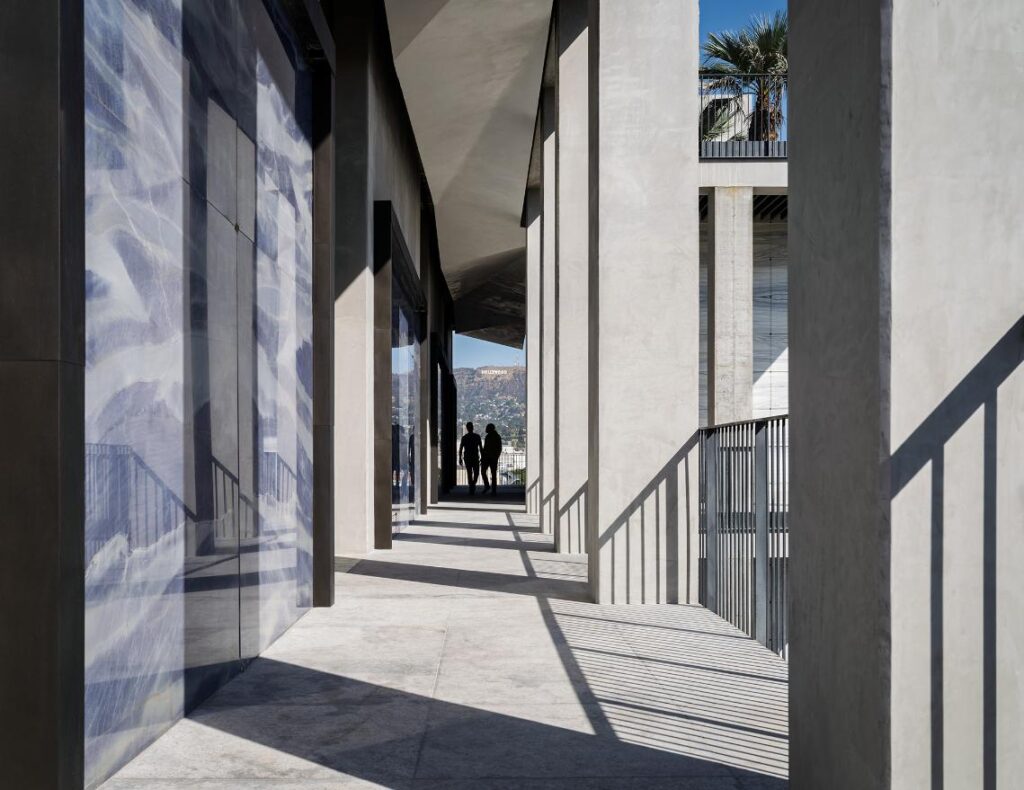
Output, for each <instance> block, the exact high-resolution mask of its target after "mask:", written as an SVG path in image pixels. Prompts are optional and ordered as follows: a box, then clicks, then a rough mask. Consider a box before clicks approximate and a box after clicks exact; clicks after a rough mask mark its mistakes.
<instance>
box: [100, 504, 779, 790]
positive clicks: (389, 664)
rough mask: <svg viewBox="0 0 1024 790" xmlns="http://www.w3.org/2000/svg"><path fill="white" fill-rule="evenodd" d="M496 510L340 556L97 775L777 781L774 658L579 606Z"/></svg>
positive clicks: (702, 615)
mask: <svg viewBox="0 0 1024 790" xmlns="http://www.w3.org/2000/svg"><path fill="white" fill-rule="evenodd" d="M506 507H507V506H501V505H494V506H491V508H490V509H476V510H470V509H468V508H467V507H460V506H458V505H455V504H453V505H449V506H445V507H440V508H434V509H431V511H430V514H429V516H428V517H427V518H425V519H422V520H419V521H416V522H415V523H414V524H413V525H412V526H411V527H410V528H409V529H408V530H406V531H405V532H403V533H402V534H401V535H398V536H396V539H395V548H394V549H393V550H392V551H389V552H376V553H373V554H371V555H368V556H366V557H362V558H352V559H350V560H345V561H344V562H340V561H339V562H340V565H339V568H338V570H339V576H338V587H337V593H338V595H337V599H338V603H337V604H336V605H335V606H333V607H332V608H329V609H314V610H312V611H310V612H309V613H308V614H306V615H305V617H303V618H302V619H301V620H300V621H299V622H298V623H297V624H296V625H295V626H294V627H293V628H292V629H291V630H290V631H288V632H287V633H286V634H285V635H284V636H283V637H282V638H281V639H279V640H278V641H277V642H276V643H275V644H274V645H272V646H271V647H270V649H269V650H267V651H266V653H265V654H264V655H263V656H262V657H261V658H258V659H256V661H255V662H254V663H253V664H252V665H251V666H250V667H249V669H248V670H247V671H246V672H245V673H243V674H242V675H241V676H239V677H238V678H236V679H235V680H234V681H232V682H231V683H229V684H228V685H227V686H225V687H224V688H223V689H221V690H220V691H219V692H218V693H217V694H215V695H214V696H213V697H212V698H210V699H209V700H208V701H207V702H206V703H205V704H204V705H202V706H201V707H200V708H199V709H198V710H196V711H194V712H193V714H192V715H191V716H190V717H188V718H187V719H185V720H183V721H181V722H179V723H178V724H177V725H175V726H174V727H173V728H172V729H171V730H170V731H169V732H168V733H167V734H166V735H165V736H164V737H162V738H161V739H160V740H159V741H157V743H155V744H154V745H153V746H152V747H150V748H149V749H148V750H147V751H145V752H143V754H141V755H140V756H139V757H138V758H137V759H136V760H135V761H134V762H132V763H130V764H129V765H128V766H127V767H126V768H124V769H123V770H122V771H121V772H120V773H119V774H118V775H116V776H115V777H114V778H113V779H112V780H110V781H109V782H108V783H107V784H106V785H104V787H105V788H108V790H126V789H127V788H150V787H152V788H172V787H202V788H240V787H256V788H259V787H288V788H336V787H369V786H383V787H392V788H407V787H408V788H421V787H422V788H442V787H443V788H480V787H500V788H512V787H515V788H561V787H569V788H582V787H601V788H684V789H685V788H709V789H712V790H726V788H728V789H729V790H754V789H755V788H756V789H757V790H767V789H768V788H783V787H785V786H786V781H785V777H786V775H787V673H786V665H785V663H784V662H783V661H782V660H781V659H779V658H778V657H776V656H775V655H774V654H772V653H770V652H769V651H767V650H765V649H764V648H762V647H761V646H760V645H759V644H757V643H756V642H754V641H752V640H750V639H747V638H746V637H745V636H744V635H743V634H742V633H740V632H738V631H736V630H735V629H733V628H732V627H731V626H730V625H728V624H727V623H725V622H724V621H722V620H720V619H719V618H717V617H715V616H714V615H712V614H710V613H709V612H707V611H705V610H703V609H701V608H699V607H693V606H657V607H642V606H597V605H594V604H590V603H587V602H586V597H587V589H586V561H585V560H586V558H585V557H582V556H574V555H559V554H553V553H551V542H550V539H549V538H548V537H547V536H545V535H543V534H540V533H539V531H538V528H537V520H536V517H533V516H528V515H525V514H524V513H522V512H521V511H519V510H509V509H506Z"/></svg>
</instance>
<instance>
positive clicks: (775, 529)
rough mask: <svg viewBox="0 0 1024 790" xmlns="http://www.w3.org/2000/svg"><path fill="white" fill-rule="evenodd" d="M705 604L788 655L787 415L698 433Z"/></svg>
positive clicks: (700, 563)
mask: <svg viewBox="0 0 1024 790" xmlns="http://www.w3.org/2000/svg"><path fill="white" fill-rule="evenodd" d="M698 440H699V445H700V461H699V479H700V483H699V508H700V521H699V538H700V552H699V560H698V585H699V596H700V597H699V600H700V603H701V604H703V605H704V606H706V607H707V608H708V609H710V610H711V611H713V612H715V613H716V614H718V615H720V616H721V617H723V618H725V619H726V620H728V621H729V622H730V623H732V624H733V625H735V626H736V627H737V628H739V629H741V630H743V631H745V632H746V633H747V634H748V635H750V636H751V637H753V638H755V639H757V640H758V641H759V642H761V643H762V644H763V645H765V646H766V647H768V648H769V649H771V650H773V651H775V652H776V653H779V654H780V655H782V656H785V655H786V652H787V646H788V643H789V639H788V620H787V615H786V612H787V606H786V596H787V590H788V565H789V518H788V515H789V490H788V482H789V463H788V455H789V417H788V415H782V416H775V417H765V418H761V419H756V420H746V421H742V422H733V423H726V424H722V425H714V426H711V427H709V428H704V429H701V431H700V432H699V437H698Z"/></svg>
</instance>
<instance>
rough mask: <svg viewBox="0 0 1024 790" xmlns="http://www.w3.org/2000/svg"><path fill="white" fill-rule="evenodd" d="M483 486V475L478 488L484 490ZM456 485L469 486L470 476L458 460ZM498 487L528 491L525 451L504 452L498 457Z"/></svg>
mask: <svg viewBox="0 0 1024 790" xmlns="http://www.w3.org/2000/svg"><path fill="white" fill-rule="evenodd" d="M481 469H482V467H481ZM483 484H484V481H483V476H482V475H481V477H480V478H479V479H478V480H477V486H478V487H480V488H482V487H483ZM455 485H458V486H468V485H469V474H468V472H467V471H466V467H464V466H459V461H458V458H456V459H455ZM498 487H499V488H506V489H523V490H524V491H525V490H526V451H525V450H515V451H503V452H502V454H501V455H500V456H498Z"/></svg>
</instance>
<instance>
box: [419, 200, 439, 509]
mask: <svg viewBox="0 0 1024 790" xmlns="http://www.w3.org/2000/svg"><path fill="white" fill-rule="evenodd" d="M429 197H430V195H429V192H427V190H424V195H423V201H422V202H423V206H424V208H423V210H422V212H421V214H422V219H421V221H420V287H421V288H422V289H423V297H424V299H425V300H426V305H427V311H426V314H425V315H424V316H423V322H422V326H421V327H420V333H419V395H420V397H419V404H420V405H419V410H420V420H419V425H418V426H417V435H416V513H417V514H418V515H421V516H425V515H426V514H427V509H428V508H429V507H430V478H431V474H430V473H431V458H430V450H431V446H430V438H431V435H432V433H433V427H434V426H433V424H432V422H431V418H432V412H431V409H430V403H431V400H432V398H431V393H430V385H431V382H432V381H433V380H434V379H433V377H432V376H431V375H430V367H431V364H432V362H433V356H434V355H433V349H432V345H433V344H432V343H431V336H430V324H431V321H432V319H433V318H434V313H435V311H436V310H437V304H436V300H435V298H434V256H433V250H432V249H431V247H432V242H431V234H430V233H429V232H427V231H426V230H424V228H426V227H428V223H429V222H430V220H431V219H432V217H431V210H430V209H429V208H428V206H429Z"/></svg>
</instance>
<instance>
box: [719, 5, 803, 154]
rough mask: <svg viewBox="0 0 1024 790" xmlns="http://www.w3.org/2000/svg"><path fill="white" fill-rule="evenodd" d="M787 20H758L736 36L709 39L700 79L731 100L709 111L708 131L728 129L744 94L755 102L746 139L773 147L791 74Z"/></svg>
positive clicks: (777, 16) (782, 15)
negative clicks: (712, 115) (705, 78)
mask: <svg viewBox="0 0 1024 790" xmlns="http://www.w3.org/2000/svg"><path fill="white" fill-rule="evenodd" d="M788 32H789V16H788V15H787V13H786V12H785V11H777V12H776V13H775V14H774V15H773V16H756V17H754V18H753V19H752V20H751V22H750V24H749V25H748V26H747V27H745V28H744V29H743V30H740V31H739V32H738V33H733V32H731V31H727V32H725V33H712V34H710V35H709V36H708V40H707V41H706V42H705V44H704V46H703V51H704V64H703V66H702V68H701V73H702V74H703V75H705V76H711V77H715V79H714V80H712V81H710V83H708V84H707V85H706V86H707V87H708V88H710V89H711V90H714V91H715V92H716V93H720V94H725V95H727V96H731V101H729V102H726V104H725V105H722V104H721V102H720V101H719V103H718V106H717V107H716V108H715V109H714V110H713V112H714V113H715V122H714V123H713V124H712V125H711V128H712V129H715V128H718V129H721V128H723V126H727V125H728V124H729V123H730V122H731V119H732V118H734V117H735V116H736V115H737V114H738V113H741V112H742V111H743V108H742V106H741V101H742V97H743V95H744V94H748V93H752V94H753V96H754V109H753V112H752V113H751V116H750V122H749V129H748V135H749V139H751V140H758V141H761V140H767V141H775V140H778V138H779V131H780V130H781V128H782V123H783V113H782V100H783V93H784V90H785V87H786V80H787V75H788V71H789V58H788V53H787V39H788Z"/></svg>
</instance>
